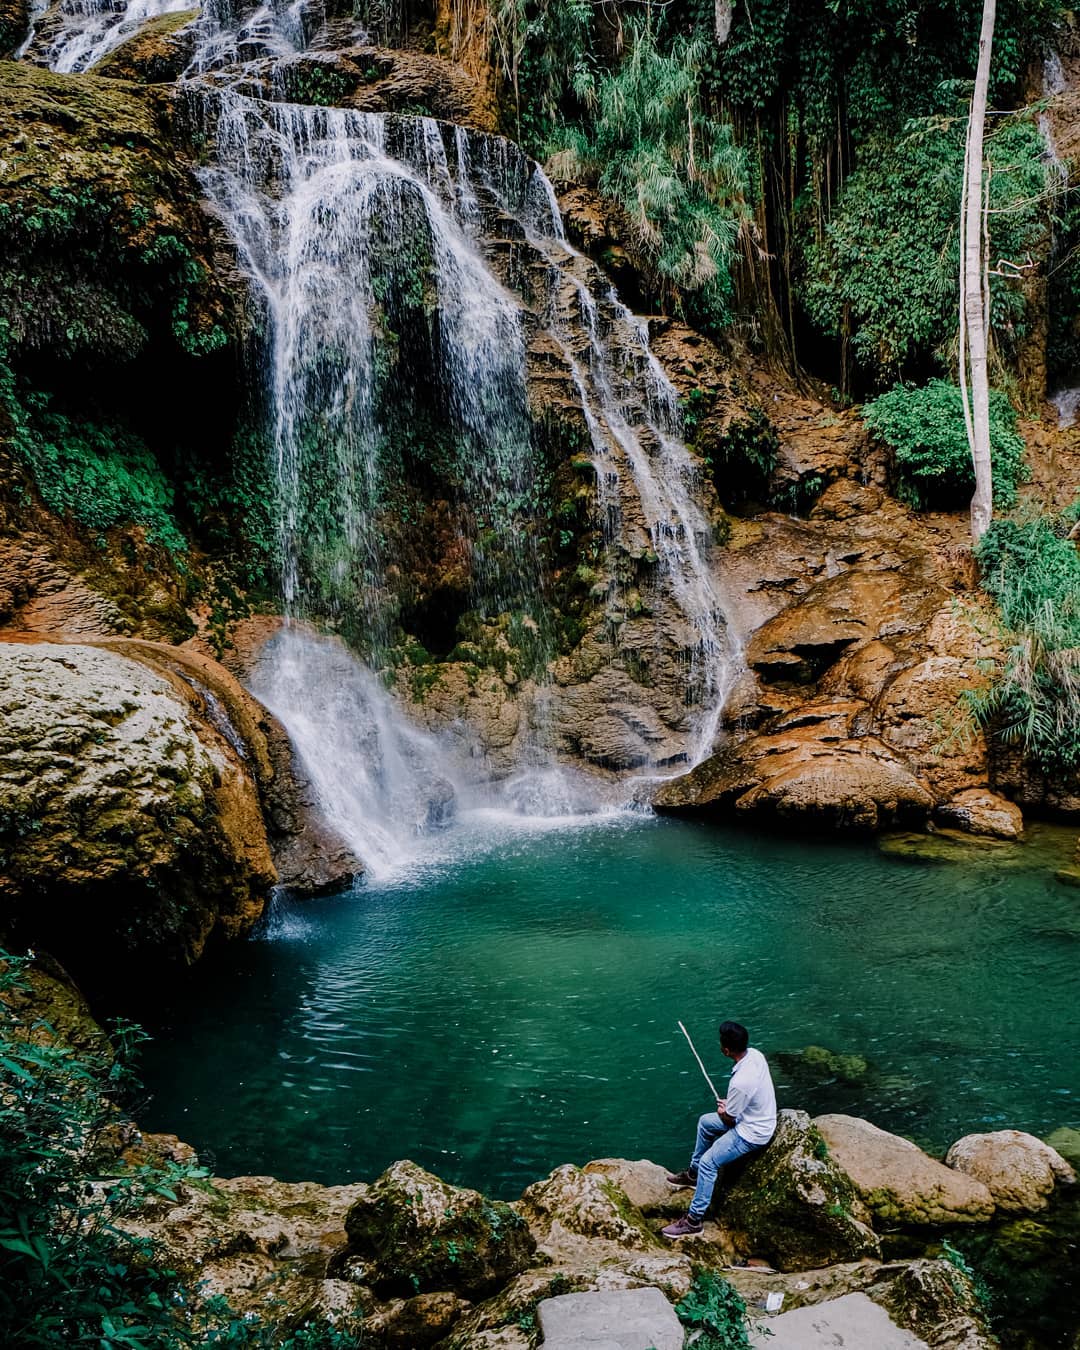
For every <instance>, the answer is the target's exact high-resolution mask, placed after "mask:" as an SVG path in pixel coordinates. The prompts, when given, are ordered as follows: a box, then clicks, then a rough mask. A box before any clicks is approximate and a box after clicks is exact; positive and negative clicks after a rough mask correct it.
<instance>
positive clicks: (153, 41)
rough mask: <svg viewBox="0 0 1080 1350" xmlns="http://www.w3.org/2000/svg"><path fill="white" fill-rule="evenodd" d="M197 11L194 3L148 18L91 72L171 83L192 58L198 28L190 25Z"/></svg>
mask: <svg viewBox="0 0 1080 1350" xmlns="http://www.w3.org/2000/svg"><path fill="white" fill-rule="evenodd" d="M198 14H199V10H198V8H197V7H196V6H193V7H192V8H191V9H182V10H179V11H177V12H175V13H170V14H159V15H157V17H156V18H153V19H150V20H148V21H147V22H146V23H144V24H143V26H142V27H141V28H140V29H139V31H138V32H137V33H135V34H133V35H132V36H131V37H129V38H128V40H127V41H126V42H123V43H121V44H120V46H119V47H117V48H116V49H115V50H114V51H111V52H109V53H108V54H107V55H106V56H104V57H103V58H102V59H101V60H100V61H99V62H98V63H97V64H96V65H95V66H94V67H93V72H92V73H93V74H94V75H103V76H106V77H107V78H108V79H113V80H116V79H119V80H134V81H136V82H137V83H139V84H170V83H172V81H173V80H177V79H179V78H180V76H181V74H183V71H184V68H185V67H186V66H187V65H188V63H189V61H190V60H191V56H192V53H193V51H194V46H195V32H194V29H191V28H189V25H190V24H191V22H192V20H193V19H195V18H197V17H198Z"/></svg>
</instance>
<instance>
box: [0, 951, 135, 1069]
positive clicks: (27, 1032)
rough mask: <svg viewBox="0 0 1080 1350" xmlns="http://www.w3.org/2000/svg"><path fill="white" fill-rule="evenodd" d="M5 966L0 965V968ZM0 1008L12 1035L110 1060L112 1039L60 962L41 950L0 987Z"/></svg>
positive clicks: (81, 1054) (35, 1042)
mask: <svg viewBox="0 0 1080 1350" xmlns="http://www.w3.org/2000/svg"><path fill="white" fill-rule="evenodd" d="M5 968H6V967H5V966H3V965H0V971H2V970H4V969H5ZM0 1010H2V1012H3V1015H4V1017H5V1018H6V1019H8V1027H9V1029H10V1031H11V1033H12V1034H13V1035H14V1036H17V1037H19V1038H20V1039H25V1040H28V1041H31V1042H33V1043H34V1044H37V1045H42V1044H44V1045H61V1046H66V1047H67V1048H68V1049H71V1050H74V1051H75V1052H76V1054H78V1055H80V1056H90V1057H92V1058H95V1059H104V1060H111V1059H112V1055H113V1048H112V1043H111V1041H110V1040H109V1038H108V1036H106V1034H105V1032H104V1031H103V1030H102V1029H101V1027H100V1026H98V1024H97V1022H95V1021H94V1018H93V1016H92V1014H91V1012H90V1008H89V1005H88V1004H87V1002H86V1000H85V999H84V998H83V996H82V994H81V993H80V992H79V990H78V989H77V988H76V986H75V985H74V984H73V983H72V981H71V979H70V977H69V976H68V974H67V972H66V971H65V970H64V968H63V967H62V966H61V965H60V964H59V962H57V961H54V960H53V958H52V957H51V956H48V955H47V954H45V953H43V952H39V953H37V955H36V956H35V957H34V959H33V961H31V962H29V963H28V964H26V965H24V966H23V967H22V970H21V972H20V979H19V980H18V982H17V983H16V984H14V985H13V986H12V987H10V988H8V989H3V990H0Z"/></svg>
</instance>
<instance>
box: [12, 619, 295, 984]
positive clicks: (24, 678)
mask: <svg viewBox="0 0 1080 1350" xmlns="http://www.w3.org/2000/svg"><path fill="white" fill-rule="evenodd" d="M0 701H2V704H3V708H4V717H3V719H2V726H0V850H2V854H3V871H2V875H0V905H2V913H3V917H4V919H5V921H6V923H7V926H8V927H9V928H10V929H11V931H12V932H13V934H14V935H16V936H17V937H18V938H19V939H21V940H25V941H33V942H36V943H41V944H42V945H45V946H46V947H47V948H48V949H49V950H50V951H52V952H55V953H56V954H57V955H58V956H59V957H60V958H61V959H62V960H64V962H65V964H67V965H68V966H69V968H71V969H72V970H73V971H74V972H75V973H76V975H77V976H78V977H79V978H80V980H81V981H83V982H86V981H88V980H89V979H91V978H98V977H100V970H99V969H98V963H105V964H107V965H108V966H110V967H113V968H115V966H117V965H120V964H123V963H124V962H125V961H128V962H129V961H130V960H131V958H132V957H133V956H135V955H136V954H138V955H139V956H140V957H142V958H146V959H147V960H148V961H149V962H150V963H151V964H155V963H159V962H181V963H185V962H190V961H193V960H195V959H196V958H197V957H198V956H199V954H200V953H201V952H202V949H203V947H204V946H205V944H206V942H207V941H208V940H209V938H210V937H211V935H220V936H223V937H234V936H237V935H239V934H242V933H245V932H247V931H248V930H249V929H250V928H251V926H252V924H254V922H255V921H256V919H257V918H258V917H259V915H260V914H261V912H262V907H263V900H264V895H265V892H266V888H267V887H268V886H269V885H270V884H271V883H272V882H273V880H274V879H275V873H274V868H273V864H272V862H271V859H270V854H269V850H268V847H267V841H266V832H265V829H264V826H263V821H262V815H261V810H260V805H259V800H258V793H257V790H256V786H255V783H254V781H253V779H252V777H251V776H250V775H249V773H248V772H247V771H246V769H245V767H244V765H243V763H242V761H241V760H240V758H239V756H238V754H237V751H236V749H235V748H234V747H233V746H231V745H230V744H229V741H228V740H227V739H226V737H225V736H223V735H222V734H221V732H220V731H219V730H218V729H217V728H215V727H214V726H212V725H211V724H209V723H208V722H206V721H201V720H199V718H198V717H197V716H196V715H195V714H194V713H193V710H192V707H191V705H190V704H189V703H188V702H187V701H186V699H185V697H184V695H183V693H182V692H181V691H180V690H178V689H177V688H176V687H175V685H174V684H173V683H171V682H170V680H169V679H168V678H167V677H166V676H165V675H164V674H156V673H152V672H151V671H150V670H148V669H147V668H145V667H144V666H142V665H139V664H137V663H136V662H134V661H131V660H129V659H127V658H125V657H122V656H119V655H117V654H115V653H113V652H110V651H105V650H102V649H99V648H92V647H85V646H77V645H73V644H44V643H43V644H36V645H32V646H23V645H19V644H11V643H5V644H0Z"/></svg>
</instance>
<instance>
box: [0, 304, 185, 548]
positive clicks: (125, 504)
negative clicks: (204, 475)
mask: <svg viewBox="0 0 1080 1350" xmlns="http://www.w3.org/2000/svg"><path fill="white" fill-rule="evenodd" d="M5 336H6V334H5V332H4V330H3V324H2V322H0V413H2V414H6V420H7V422H8V424H9V428H10V433H9V434H10V438H11V446H12V449H13V450H14V452H15V454H16V455H17V456H18V458H19V459H20V460H22V462H23V463H24V464H25V465H26V467H27V468H28V469H29V470H30V472H31V474H32V475H33V478H34V481H35V483H36V484H37V487H38V491H39V492H40V493H41V496H42V499H43V501H44V502H45V504H46V506H48V507H50V508H51V509H52V510H53V511H56V512H58V513H59V514H60V515H64V516H69V517H71V518H73V519H75V520H77V521H79V522H80V523H81V524H83V525H88V526H90V527H91V528H92V529H98V530H105V529H108V528H109V527H110V526H112V525H120V524H125V523H128V522H135V523H137V524H140V525H144V526H145V527H146V530H147V534H148V535H149V537H150V538H151V539H152V540H153V541H155V542H156V543H159V544H163V545H165V547H166V548H169V549H172V550H173V551H174V552H177V551H182V550H184V549H186V548H187V541H186V540H185V538H184V536H183V534H182V533H181V531H180V528H179V526H178V525H177V523H176V518H175V516H174V514H173V489H172V485H171V484H170V483H169V482H168V480H167V479H166V477H165V475H164V474H163V473H162V471H161V468H160V467H159V465H158V463H157V461H156V460H155V458H154V456H153V454H152V453H151V451H150V449H149V447H148V446H147V445H146V444H145V442H144V441H142V440H140V439H139V437H137V436H135V435H134V434H133V433H132V432H130V431H128V430H126V429H125V428H123V427H120V426H117V425H115V424H111V423H97V422H90V421H83V420H76V419H74V418H71V417H69V416H67V415H66V414H65V413H62V412H58V411H56V410H54V409H53V408H52V406H51V400H50V398H49V396H48V395H45V394H42V393H38V392H36V391H34V390H29V389H22V388H20V387H19V384H18V382H17V380H16V378H15V375H14V374H13V372H12V370H11V369H10V367H9V366H8V365H7V364H6V362H5V360H4V357H5V354H6V353H5V343H4V338H5Z"/></svg>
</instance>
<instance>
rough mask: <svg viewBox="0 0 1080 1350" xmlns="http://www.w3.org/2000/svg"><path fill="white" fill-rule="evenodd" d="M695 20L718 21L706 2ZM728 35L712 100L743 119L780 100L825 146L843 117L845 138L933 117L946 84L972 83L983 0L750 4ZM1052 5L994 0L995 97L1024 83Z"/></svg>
mask: <svg viewBox="0 0 1080 1350" xmlns="http://www.w3.org/2000/svg"><path fill="white" fill-rule="evenodd" d="M688 8H689V9H690V11H691V13H692V14H693V17H694V19H695V20H696V23H697V24H698V25H699V26H700V27H701V28H704V29H706V30H708V31H712V28H713V24H714V4H713V0H691V2H690V4H689V6H688ZM732 8H733V12H732V25H731V33H730V36H729V38H728V40H727V42H726V43H724V45H723V46H722V47H715V46H714V48H713V51H712V53H711V60H710V68H709V84H710V88H711V90H712V91H713V92H714V94H715V96H717V97H718V98H721V99H723V100H724V101H725V102H728V103H729V104H731V105H732V106H734V107H735V108H737V109H739V110H740V111H741V112H743V113H745V114H755V113H756V114H760V113H764V112H766V110H770V109H771V108H772V107H774V106H775V105H776V104H784V105H786V113H785V116H786V120H788V121H789V122H790V123H794V126H795V128H797V129H798V131H799V132H800V133H802V134H805V136H806V139H807V142H808V144H809V146H810V148H811V149H812V150H813V149H817V150H820V149H821V148H822V147H823V146H824V145H825V144H826V143H827V142H828V141H829V140H831V139H832V138H833V137H834V136H835V135H836V133H837V126H838V117H839V116H840V115H842V116H844V117H845V119H847V120H848V124H849V127H850V132H849V134H852V133H853V134H854V135H855V137H856V138H858V139H862V138H863V137H864V136H865V135H867V134H869V133H870V132H872V131H874V130H876V129H880V128H881V127H883V126H888V125H890V124H892V125H895V124H896V123H898V122H899V121H901V120H903V119H904V118H906V117H910V116H913V115H920V114H924V113H929V112H931V111H933V109H934V106H935V98H936V92H937V89H938V86H939V85H940V84H941V83H942V81H944V80H947V79H951V78H956V77H957V76H960V77H963V78H970V77H971V75H972V73H973V65H974V54H975V52H976V51H977V48H978V35H979V22H980V19H981V15H982V3H981V0H961V2H960V3H959V4H958V3H956V0H844V3H842V4H841V3H838V0H800V3H799V4H792V3H791V0H757V3H755V4H754V5H753V6H752V7H748V6H744V5H739V4H735V5H734V6H733V7H732ZM1062 9H1063V6H1062V5H1061V4H1060V3H1058V0H1000V3H999V4H998V9H997V21H996V25H995V31H994V67H993V81H994V92H995V96H996V97H998V98H1001V97H1003V96H1004V95H1005V94H1006V93H1007V92H1008V90H1009V89H1010V88H1011V87H1013V86H1015V85H1016V84H1018V83H1019V82H1020V81H1021V80H1022V79H1023V77H1024V73H1025V69H1026V66H1027V64H1028V62H1029V61H1030V60H1031V59H1032V57H1033V56H1036V55H1038V54H1039V53H1040V43H1041V42H1043V41H1045V39H1046V35H1047V34H1048V33H1049V32H1050V30H1051V29H1052V26H1053V23H1054V22H1055V20H1056V19H1057V17H1058V15H1059V14H1060V13H1061V12H1062Z"/></svg>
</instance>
